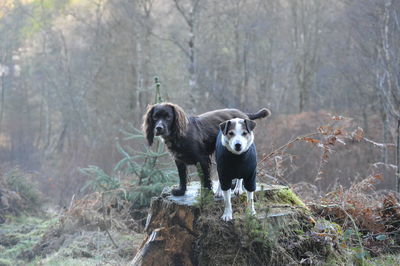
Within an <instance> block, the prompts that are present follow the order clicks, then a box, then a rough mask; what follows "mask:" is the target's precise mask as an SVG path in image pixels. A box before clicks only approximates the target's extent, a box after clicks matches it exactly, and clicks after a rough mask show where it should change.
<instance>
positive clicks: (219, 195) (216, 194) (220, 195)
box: [215, 181, 223, 198]
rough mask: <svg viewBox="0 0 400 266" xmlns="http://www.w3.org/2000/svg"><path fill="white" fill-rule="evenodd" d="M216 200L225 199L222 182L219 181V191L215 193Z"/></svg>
mask: <svg viewBox="0 0 400 266" xmlns="http://www.w3.org/2000/svg"><path fill="white" fill-rule="evenodd" d="M215 197H216V198H222V197H223V192H222V189H221V182H219V181H218V189H217V192H216V193H215Z"/></svg>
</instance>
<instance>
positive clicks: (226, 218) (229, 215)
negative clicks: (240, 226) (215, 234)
mask: <svg viewBox="0 0 400 266" xmlns="http://www.w3.org/2000/svg"><path fill="white" fill-rule="evenodd" d="M221 219H222V220H223V221H225V222H228V221H230V220H232V212H231V211H230V212H229V211H224V214H223V215H222V216H221Z"/></svg>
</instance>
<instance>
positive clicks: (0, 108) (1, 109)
mask: <svg viewBox="0 0 400 266" xmlns="http://www.w3.org/2000/svg"><path fill="white" fill-rule="evenodd" d="M4 80H5V73H2V75H1V100H0V102H1V106H0V132H1V126H2V122H3V114H4V90H5V88H4Z"/></svg>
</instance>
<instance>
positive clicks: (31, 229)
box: [0, 215, 57, 265]
mask: <svg viewBox="0 0 400 266" xmlns="http://www.w3.org/2000/svg"><path fill="white" fill-rule="evenodd" d="M7 218H8V222H7V223H5V224H2V225H0V265H8V264H7V262H9V261H12V262H13V265H15V262H17V264H21V263H22V264H25V263H24V256H25V255H24V254H26V253H27V252H30V251H31V250H32V249H33V247H34V246H35V245H36V244H37V243H38V242H39V241H40V240H41V238H42V236H43V235H44V233H45V232H46V231H47V230H48V228H49V227H50V226H51V225H53V224H54V223H55V222H56V221H57V219H55V218H48V219H45V218H44V219H43V218H38V217H32V216H25V215H22V216H18V217H13V216H9V217H7Z"/></svg>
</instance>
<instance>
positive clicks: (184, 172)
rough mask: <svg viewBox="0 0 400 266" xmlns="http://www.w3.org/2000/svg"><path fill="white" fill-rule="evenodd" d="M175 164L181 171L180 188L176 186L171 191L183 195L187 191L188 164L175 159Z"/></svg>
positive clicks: (176, 194) (179, 171) (175, 194)
mask: <svg viewBox="0 0 400 266" xmlns="http://www.w3.org/2000/svg"><path fill="white" fill-rule="evenodd" d="M175 164H176V167H177V168H178V173H179V188H174V189H173V190H172V191H171V193H172V195H174V196H183V195H185V192H186V183H187V166H186V164H185V163H184V162H182V161H179V160H175Z"/></svg>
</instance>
